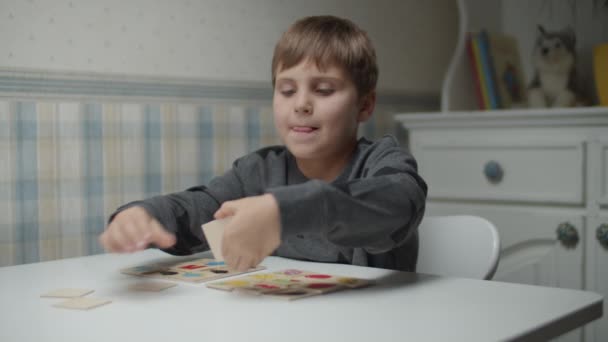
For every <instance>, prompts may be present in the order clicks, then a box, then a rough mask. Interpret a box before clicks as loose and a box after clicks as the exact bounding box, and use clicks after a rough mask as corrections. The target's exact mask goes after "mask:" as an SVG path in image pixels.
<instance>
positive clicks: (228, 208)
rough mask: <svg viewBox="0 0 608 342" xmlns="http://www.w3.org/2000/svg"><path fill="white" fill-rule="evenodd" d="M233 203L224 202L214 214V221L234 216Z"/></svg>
mask: <svg viewBox="0 0 608 342" xmlns="http://www.w3.org/2000/svg"><path fill="white" fill-rule="evenodd" d="M234 202H235V201H227V202H224V203H223V204H222V206H221V207H220V208H219V209H218V210H217V211H216V212H215V214H213V217H214V218H215V219H216V220H219V219H223V218H226V217H228V216H232V215H234V214H235V212H236V205H235V203H234Z"/></svg>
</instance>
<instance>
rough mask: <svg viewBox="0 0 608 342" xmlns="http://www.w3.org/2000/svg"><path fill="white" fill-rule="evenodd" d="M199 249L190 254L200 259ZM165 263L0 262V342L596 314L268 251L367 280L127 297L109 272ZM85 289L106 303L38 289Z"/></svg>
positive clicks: (376, 331)
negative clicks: (71, 305)
mask: <svg viewBox="0 0 608 342" xmlns="http://www.w3.org/2000/svg"><path fill="white" fill-rule="evenodd" d="M203 256H205V255H198V256H197V257H203ZM168 258H175V257H172V256H169V255H167V254H164V253H162V252H160V251H157V250H147V251H144V252H140V253H136V254H132V255H112V254H105V255H96V256H90V257H82V258H75V259H64V260H58V261H51V262H43V263H36V264H27V265H20V266H11V267H4V268H0V341H3V342H8V341H61V342H69V341H103V342H109V341H146V342H147V341H167V342H168V341H307V342H310V341H365V342H373V341H394V340H409V341H448V340H451V341H494V340H506V339H535V340H538V339H546V338H549V337H553V336H556V335H559V334H561V333H563V332H566V331H568V330H571V329H573V328H576V327H579V326H581V325H584V324H585V323H587V322H590V321H592V320H594V319H596V318H599V317H601V315H602V297H601V296H600V295H598V294H595V293H591V292H583V291H575V290H566V289H558V288H549V287H537V286H527V285H520V284H509V283H501V282H491V281H482V280H471V279H459V278H445V277H436V276H428V275H421V274H414V273H403V272H395V271H389V270H383V269H375V268H367V267H356V266H349V265H335V264H320V263H308V262H299V261H294V260H289V259H283V258H278V257H269V258H267V259H266V260H265V261H264V263H263V265H265V266H266V267H267V268H268V269H269V270H280V269H284V268H299V269H305V270H311V271H318V272H326V273H333V274H337V275H345V276H354V277H360V278H367V279H375V280H377V282H378V283H377V284H376V285H374V286H372V287H369V288H365V289H357V290H349V291H342V292H336V293H330V294H326V295H320V296H315V297H310V298H305V299H301V300H297V301H291V302H289V301H284V300H281V299H275V298H266V297H264V296H249V295H245V294H238V293H230V292H224V291H219V290H213V289H209V288H207V287H205V285H204V284H185V283H179V285H178V286H177V287H173V288H170V289H167V290H165V291H162V292H159V293H151V292H150V293H145V292H131V291H129V290H127V286H128V284H131V283H134V282H136V281H138V280H140V279H139V278H135V277H132V276H127V275H124V274H121V273H119V269H121V268H124V267H127V266H131V265H136V264H140V263H146V262H149V261H152V260H158V259H168ZM262 272H264V271H262ZM62 287H78V288H90V289H94V290H95V292H94V293H93V294H90V295H89V296H94V297H99V298H108V299H111V300H112V301H113V302H112V303H111V304H108V305H105V306H102V307H99V308H96V309H93V310H90V311H77V310H66V309H60V308H56V307H52V304H53V303H56V302H59V301H61V300H62V299H52V298H40V294H42V293H45V292H48V291H50V290H53V289H56V288H62Z"/></svg>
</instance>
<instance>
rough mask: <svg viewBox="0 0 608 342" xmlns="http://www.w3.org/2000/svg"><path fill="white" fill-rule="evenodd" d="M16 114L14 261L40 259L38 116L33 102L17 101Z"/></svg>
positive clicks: (23, 261) (35, 260) (17, 262)
mask: <svg viewBox="0 0 608 342" xmlns="http://www.w3.org/2000/svg"><path fill="white" fill-rule="evenodd" d="M15 109H16V115H15V127H14V132H15V145H16V146H15V147H16V149H17V153H16V163H15V177H16V180H17V181H16V183H15V197H14V198H15V201H16V202H17V203H16V206H15V218H16V222H15V234H16V236H17V238H16V241H17V243H18V244H19V245H20V246H19V247H20V248H17V252H16V255H15V259H16V260H15V262H16V264H20V263H30V262H37V261H40V255H39V251H38V239H39V232H38V150H37V146H36V132H37V130H38V127H37V122H36V121H37V117H36V105H35V103H33V102H17V103H16V108H15Z"/></svg>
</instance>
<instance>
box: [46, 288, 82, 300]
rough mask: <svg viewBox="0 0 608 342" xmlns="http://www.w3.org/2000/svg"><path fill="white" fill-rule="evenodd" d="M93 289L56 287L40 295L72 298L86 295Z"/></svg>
mask: <svg viewBox="0 0 608 342" xmlns="http://www.w3.org/2000/svg"><path fill="white" fill-rule="evenodd" d="M93 292H94V290H89V289H69V288H65V289H56V290H53V291H50V292H47V293H43V294H41V295H40V297H46V298H74V297H82V296H86V295H88V294H89V293H93Z"/></svg>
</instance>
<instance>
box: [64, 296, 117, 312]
mask: <svg viewBox="0 0 608 342" xmlns="http://www.w3.org/2000/svg"><path fill="white" fill-rule="evenodd" d="M111 302H112V301H111V300H107V299H99V298H90V297H76V298H72V299H68V300H66V301H64V302H61V303H58V304H54V305H53V306H55V307H58V308H64V309H75V310H89V309H93V308H96V307H99V306H102V305H105V304H109V303H111Z"/></svg>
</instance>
